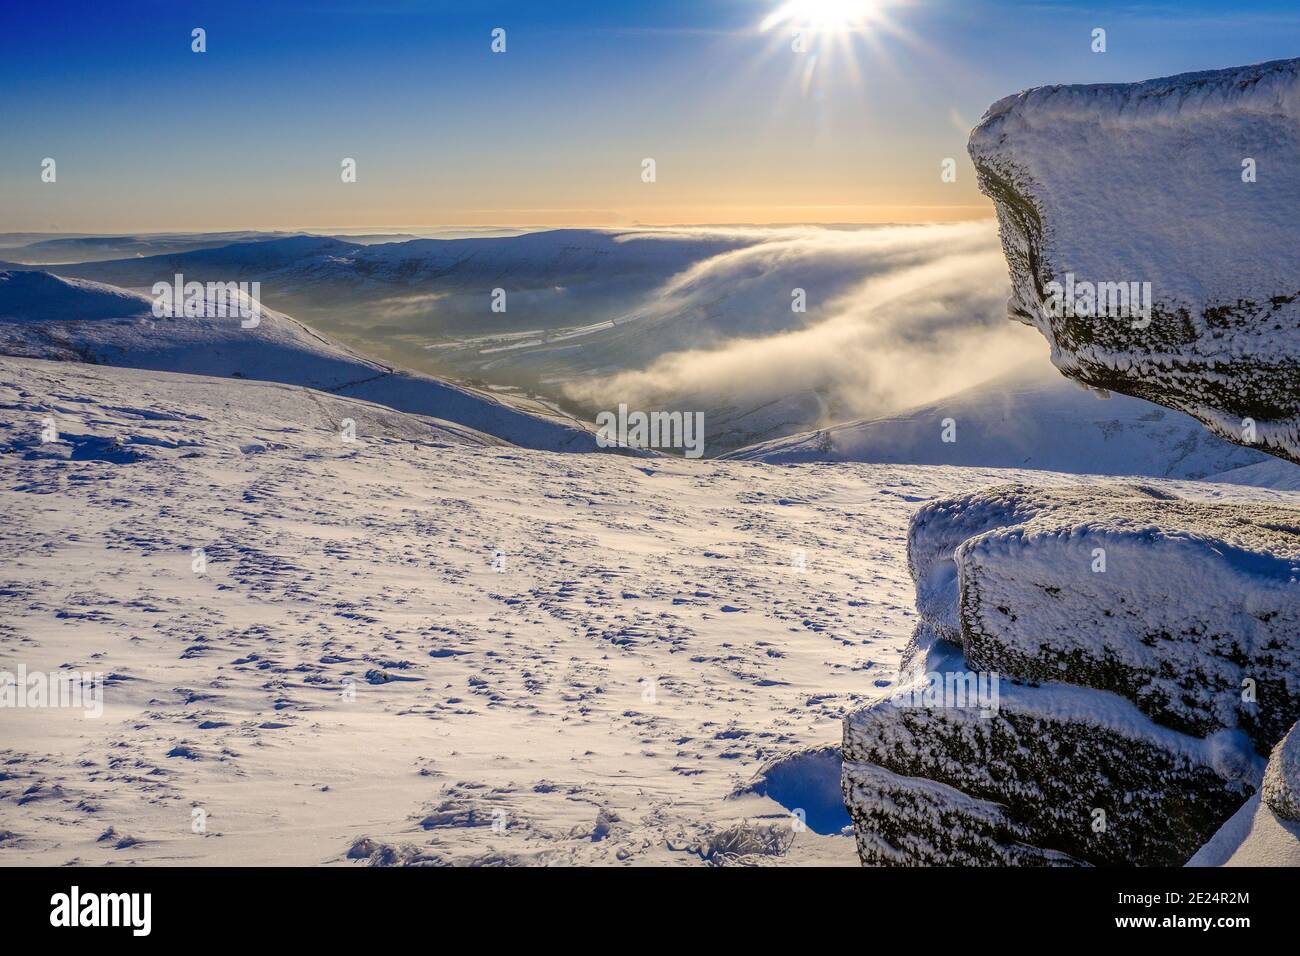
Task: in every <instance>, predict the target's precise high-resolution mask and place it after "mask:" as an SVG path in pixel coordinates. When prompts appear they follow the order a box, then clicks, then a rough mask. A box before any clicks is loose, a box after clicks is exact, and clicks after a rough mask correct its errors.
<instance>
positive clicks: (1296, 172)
mask: <svg viewBox="0 0 1300 956" xmlns="http://www.w3.org/2000/svg"><path fill="white" fill-rule="evenodd" d="M969 149H970V155H971V158H972V159H973V160H974V163H975V168H976V170H977V173H978V176H979V181H980V187H981V189H982V190H983V191H984V192H985V193H986V194H987V195H988V196H989V197H990V198H992V199H993V202H994V204H995V205H996V207H997V214H998V219H999V222H1000V225H1001V235H1002V244H1003V248H1004V250H1005V252H1006V257H1007V262H1008V264H1009V266H1010V269H1011V279H1012V287H1013V292H1012V297H1011V300H1010V302H1009V303H1008V309H1009V311H1010V313H1011V314H1012V316H1013V317H1014V318H1017V319H1019V320H1020V321H1023V322H1026V323H1028V324H1031V325H1033V326H1035V327H1037V328H1038V329H1039V330H1040V331H1041V332H1042V333H1043V335H1044V336H1046V338H1047V340H1048V342H1049V343H1050V344H1051V348H1052V360H1053V362H1054V363H1055V364H1056V366H1057V367H1058V368H1059V369H1061V371H1063V372H1064V373H1065V374H1066V375H1068V376H1070V377H1072V378H1075V379H1078V380H1079V381H1081V382H1083V383H1085V384H1087V385H1091V386H1094V387H1097V388H1102V389H1109V390H1113V391H1116V392H1121V393H1123V394H1126V395H1133V396H1136V397H1138V398H1144V399H1147V400H1148V401H1152V402H1156V403H1158V404H1161V405H1166V406H1168V407H1170V408H1175V409H1178V410H1180V411H1184V412H1187V413H1189V414H1191V415H1193V416H1194V417H1196V418H1198V419H1199V420H1200V421H1202V422H1204V423H1205V424H1206V425H1207V426H1208V427H1209V428H1210V429H1211V430H1213V431H1214V432H1215V433H1217V434H1219V435H1221V436H1223V437H1225V438H1228V439H1230V440H1232V441H1235V442H1238V443H1241V444H1251V445H1255V446H1257V447H1259V448H1260V449H1262V450H1264V451H1267V452H1270V453H1272V454H1275V455H1279V456H1281V457H1285V458H1288V459H1290V460H1291V461H1300V417H1298V415H1297V411H1298V410H1300V256H1297V253H1296V238H1297V236H1296V209H1297V208H1298V207H1300V60H1282V61H1277V62H1272V63H1263V64H1259V65H1257V66H1248V67H1240V68H1236V69H1229V70H1219V71H1215V72H1207V73H1189V74H1185V75H1181V76H1174V77H1168V78H1165V79H1157V80H1149V81H1147V82H1144V83H1133V84H1122V85H1121V84H1113V85H1093V86H1052V87H1041V88H1038V89H1032V90H1028V91H1026V92H1023V93H1019V94H1017V95H1015V96H1009V97H1006V98H1005V99H1003V100H1000V101H998V102H997V103H995V104H994V105H993V106H992V107H990V109H989V110H988V112H987V113H986V114H985V115H984V118H983V120H982V121H981V122H980V125H979V126H978V127H977V128H976V129H975V131H974V132H973V133H972V134H971V138H970V146H969ZM1052 283H1057V286H1056V287H1052V285H1051V284H1052ZM1143 283H1149V288H1148V289H1147V291H1148V292H1149V301H1148V302H1147V305H1148V306H1149V308H1148V309H1145V310H1142V311H1143V313H1144V314H1133V310H1131V309H1130V310H1129V312H1128V314H1120V313H1123V312H1124V311H1125V310H1123V309H1122V308H1120V305H1121V303H1120V302H1119V299H1120V297H1121V295H1122V294H1127V292H1128V291H1134V290H1135V291H1137V292H1138V293H1139V297H1141V293H1142V291H1143ZM1135 284H1136V285H1135ZM1066 287H1068V288H1069V289H1070V290H1071V291H1072V292H1073V293H1074V294H1073V295H1071V296H1068V297H1067V296H1065V295H1064V294H1063V293H1062V291H1061V290H1063V289H1065V288H1066ZM1089 292H1090V293H1091V294H1092V297H1093V300H1094V301H1093V303H1092V307H1091V309H1089V303H1088V298H1089ZM1067 298H1068V299H1069V301H1070V302H1071V303H1072V304H1074V305H1078V306H1080V308H1078V309H1076V308H1070V309H1068V310H1067V309H1066V308H1064V306H1065V302H1066V299H1067ZM1102 302H1104V303H1105V304H1106V306H1109V307H1108V308H1106V307H1103V306H1102V305H1101V303H1102ZM1130 305H1132V303H1130ZM1067 311H1068V312H1069V313H1071V314H1066V313H1067ZM1102 313H1104V314H1102Z"/></svg>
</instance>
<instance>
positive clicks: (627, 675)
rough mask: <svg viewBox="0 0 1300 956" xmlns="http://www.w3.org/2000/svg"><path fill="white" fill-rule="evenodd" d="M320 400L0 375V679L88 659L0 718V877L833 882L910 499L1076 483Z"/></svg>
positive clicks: (125, 374) (189, 381) (223, 384)
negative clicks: (536, 874) (847, 751)
mask: <svg viewBox="0 0 1300 956" xmlns="http://www.w3.org/2000/svg"><path fill="white" fill-rule="evenodd" d="M268 389H273V390H275V391H276V393H277V397H276V399H275V401H268V400H267V390H268ZM322 398H323V400H324V401H325V402H326V405H325V406H324V407H322V406H321V405H320V404H319V402H320V401H321V400H322ZM335 401H340V402H347V401H350V400H348V399H341V398H337V397H334V396H321V395H320V394H319V393H311V392H307V391H305V390H301V389H295V388H289V387H286V386H273V385H266V384H262V383H251V382H241V381H232V380H220V379H206V378H203V379H201V378H196V377H192V376H179V375H170V374H167V373H161V372H139V371H135V370H129V369H119V368H107V367H97V366H88V365H75V364H69V363H50V362H43V361H38V360H32V359H14V358H3V359H0V407H2V408H3V411H4V414H3V415H2V416H0V500H2V504H0V511H2V512H3V514H4V515H5V518H6V520H5V521H4V523H3V527H2V530H0V561H2V562H3V566H4V568H5V573H4V585H3V591H0V605H2V606H3V612H4V613H3V615H2V616H0V669H3V670H10V671H12V670H14V669H15V668H16V667H17V666H18V665H19V664H23V665H25V666H26V667H27V669H28V670H29V671H31V670H43V671H49V670H54V669H57V668H65V667H68V668H78V669H81V670H88V671H102V672H103V673H105V674H107V675H110V677H109V681H108V685H107V690H106V706H105V711H104V714H103V716H102V717H100V718H98V719H94V718H88V717H86V716H84V715H83V714H82V712H81V711H78V710H50V709H42V710H24V709H16V710H7V711H5V713H4V716H3V721H4V733H3V735H2V742H0V824H3V825H2V826H0V831H6V832H7V834H8V835H5V836H3V837H2V838H0V862H40V863H65V862H69V861H73V860H78V861H81V862H85V863H127V862H180V863H199V862H204V863H304V864H305V863H328V862H341V861H344V860H345V859H346V854H347V852H348V850H349V849H350V848H351V847H352V846H353V844H354V843H355V842H356V841H357V840H358V839H360V838H362V837H368V838H369V839H370V840H371V841H374V845H375V846H380V845H386V846H390V847H394V848H398V852H397V855H398V856H399V857H400V856H401V849H400V848H402V847H404V846H409V847H412V848H415V849H409V850H407V851H405V853H406V857H407V858H411V857H420V858H424V859H427V860H429V861H445V862H474V861H477V862H552V863H553V862H592V863H614V862H627V863H629V864H638V863H679V864H701V863H703V862H704V861H705V859H706V858H707V859H709V860H711V861H712V862H720V861H723V860H726V859H729V858H732V857H734V856H736V855H740V856H742V857H743V858H744V860H745V861H746V862H763V863H780V864H799V863H811V862H831V863H843V864H846V865H851V864H855V863H856V856H855V853H854V848H853V841H852V839H851V838H850V837H848V836H844V835H838V834H837V833H836V831H837V830H838V828H839V827H840V826H841V825H843V823H845V822H847V820H846V819H845V818H841V817H839V816H837V814H836V812H835V810H836V805H835V800H834V797H833V796H830V797H828V794H830V795H834V794H837V789H836V788H837V786H838V776H839V767H838V759H837V758H836V757H835V755H834V753H828V752H827V751H825V750H815V749H813V750H810V748H818V747H823V746H825V745H834V744H837V743H838V742H839V739H840V734H841V725H842V720H843V717H844V715H845V714H846V712H848V711H850V710H853V709H855V708H857V707H858V706H860V705H861V704H862V703H863V702H864V701H866V700H869V699H871V698H873V697H875V696H878V695H880V694H883V693H884V692H885V690H886V689H888V687H889V686H890V685H891V682H892V681H893V678H894V676H895V674H894V672H895V670H896V668H897V666H898V658H899V652H900V648H901V647H902V645H903V643H904V641H905V639H906V638H907V636H908V634H909V633H910V631H911V629H912V627H913V624H914V623H915V617H916V612H915V609H914V604H913V590H912V582H911V579H910V577H909V575H908V571H907V562H906V555H905V538H906V533H907V523H908V519H909V517H910V515H911V514H912V513H913V511H914V510H915V509H916V508H917V507H919V505H920V504H921V503H923V502H925V501H927V500H930V499H932V498H935V497H937V496H941V495H949V494H952V493H955V492H961V491H964V490H973V489H976V488H980V487H985V486H988V485H993V484H1002V483H1004V482H1006V481H1008V480H1024V481H1030V482H1075V481H1077V480H1078V479H1076V478H1074V477H1072V476H1064V475H1055V474H1051V473H1044V472H1025V471H1015V470H998V469H972V468H955V467H924V466H904V465H864V464H854V463H842V464H836V465H816V464H813V465H798V466H787V467H776V466H772V465H766V464H757V463H745V462H716V461H695V462H690V461H682V460H677V459H653V460H646V459H632V458H626V457H621V456H611V455H561V454H552V453H547V452H538V451H526V450H521V449H517V448H504V447H500V446H494V445H490V444H486V443H485V439H483V437H482V436H479V435H476V434H475V433H472V432H469V431H466V430H463V429H455V428H450V427H448V426H446V425H445V423H437V422H431V421H430V420H428V419H421V418H419V417H417V416H410V415H403V414H400V413H395V412H392V411H390V410H387V409H381V408H377V407H375V406H365V405H363V404H362V403H356V402H353V403H352V405H351V408H352V410H354V411H355V412H356V414H353V415H350V416H349V417H352V418H353V419H354V420H356V421H357V423H358V427H357V436H356V438H357V440H356V442H354V443H349V442H344V441H342V440H341V437H340V434H339V432H338V431H337V420H338V409H335V408H333V407H331V406H330V405H329V404H328V403H329V402H335ZM47 417H48V418H52V419H53V420H54V423H55V424H56V426H57V429H58V432H59V434H60V438H59V440H58V441H56V442H44V443H42V442H41V441H40V431H41V429H42V427H43V425H45V424H46V419H47ZM1161 484H1162V486H1163V487H1167V488H1172V489H1177V490H1180V493H1183V494H1189V495H1195V496H1198V497H1204V498H1210V499H1222V500H1246V499H1250V498H1254V499H1257V500H1280V501H1293V502H1294V501H1295V500H1296V499H1297V498H1300V496H1298V495H1296V494H1294V493H1287V492H1272V491H1262V490H1258V489H1252V488H1245V487H1233V486H1227V485H1208V484H1203V485H1198V484H1196V483H1191V482H1162V483H1161ZM195 548H202V549H204V557H205V560H206V569H205V573H202V574H199V573H196V572H195V571H194V570H193V567H194V565H193V562H194V553H193V549H195ZM349 688H351V690H353V691H355V696H354V699H349V698H350V696H351V695H350V693H349ZM790 754H793V755H794V756H793V757H792V758H790V759H786V760H782V759H781V758H782V757H784V756H785V755H790ZM765 766H766V774H765V775H764V776H762V777H760V778H759V779H758V780H757V782H755V775H756V774H757V773H758V772H759V771H760V769H762V768H764V767H765ZM196 807H197V808H201V809H202V811H203V813H204V814H206V818H205V819H206V832H204V833H201V834H200V833H195V832H193V823H194V820H195V815H194V808H196ZM799 809H801V810H803V811H804V817H805V818H806V819H807V822H808V829H802V830H801V829H799V828H798V827H795V826H793V823H794V821H795V820H796V817H795V816H794V815H793V812H792V811H794V810H799ZM494 822H495V823H497V824H498V825H497V826H496V827H495V828H494V827H493V825H492V824H493V823H494ZM769 828H772V829H769ZM363 848H364V849H366V850H370V849H373V846H371V845H364V844H363ZM381 855H382V853H381Z"/></svg>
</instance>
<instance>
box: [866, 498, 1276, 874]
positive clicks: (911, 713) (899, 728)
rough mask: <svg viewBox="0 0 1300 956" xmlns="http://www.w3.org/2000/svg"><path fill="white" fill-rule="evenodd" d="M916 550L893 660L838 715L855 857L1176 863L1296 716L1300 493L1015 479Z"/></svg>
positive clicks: (917, 534)
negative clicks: (874, 691)
mask: <svg viewBox="0 0 1300 956" xmlns="http://www.w3.org/2000/svg"><path fill="white" fill-rule="evenodd" d="M908 556H909V564H910V568H911V572H912V577H913V580H914V581H915V582H916V587H917V605H918V609H919V610H920V613H921V617H922V622H921V624H920V626H919V627H918V629H917V633H916V635H915V636H914V638H913V641H912V645H911V647H910V649H909V654H908V656H907V658H906V659H905V665H904V673H905V676H904V678H903V679H902V680H900V682H899V685H898V687H897V688H896V690H895V691H894V692H893V693H892V694H891V695H890V696H889V697H888V698H886V699H884V700H881V701H878V702H876V703H874V704H872V705H870V706H868V707H866V708H864V709H863V710H861V711H858V712H857V713H855V714H853V715H852V716H851V717H850V718H849V719H848V720H847V721H846V723H845V729H844V743H843V753H844V771H843V781H842V782H843V788H844V796H845V803H846V806H847V807H848V809H849V813H850V816H851V817H852V819H853V821H854V829H855V833H856V836H857V841H858V849H859V855H860V856H861V858H862V860H863V862H864V863H867V864H873V865H881V864H884V865H927V864H928V865H1007V864H1035V865H1073V864H1094V865H1141V864H1160V865H1173V864H1180V863H1183V862H1185V861H1186V860H1187V859H1188V858H1189V857H1191V856H1192V855H1193V854H1194V853H1195V852H1196V850H1197V848H1198V847H1200V846H1201V845H1202V844H1204V843H1205V841H1206V840H1207V839H1208V838H1209V837H1210V836H1211V835H1212V834H1214V833H1215V831H1216V830H1218V829H1219V827H1220V826H1221V825H1222V824H1223V823H1224V821H1225V820H1227V819H1228V818H1229V817H1231V816H1232V815H1233V813H1234V812H1236V811H1237V810H1238V808H1240V807H1241V805H1242V803H1243V801H1245V800H1246V799H1247V798H1248V797H1250V796H1251V795H1252V794H1253V793H1254V792H1255V791H1256V790H1257V789H1258V788H1259V786H1260V782H1261V779H1262V777H1263V771H1264V764H1265V755H1267V754H1268V752H1269V750H1270V748H1271V747H1272V745H1273V743H1274V742H1275V741H1277V740H1278V739H1279V738H1280V737H1281V736H1282V735H1283V734H1284V733H1285V732H1286V729H1287V728H1288V727H1290V726H1291V725H1292V724H1293V723H1294V722H1295V720H1296V719H1297V717H1300V585H1298V583H1297V582H1300V509H1290V508H1282V507H1276V506H1262V505H1261V506H1251V507H1249V508H1247V507H1242V506H1230V505H1213V504H1200V503H1196V502H1190V501H1185V500H1183V499H1180V498H1175V497H1172V496H1170V495H1169V494H1167V493H1162V492H1160V491H1156V490H1153V489H1150V488H1144V487H1141V486H1131V485H1119V484H1099V485H1097V486H1093V487H1085V488H1068V489H1043V488H1031V487H1027V486H1021V485H1012V486H1006V487H1000V488H993V489H990V490H987V491H984V492H980V493H977V494H973V495H965V496H961V497H957V498H952V499H946V500H942V501H937V502H932V503H930V504H928V505H926V506H925V507H924V508H922V509H921V510H920V511H919V512H918V513H917V515H916V516H915V518H914V519H913V522H912V526H911V531H910V534H909V540H908Z"/></svg>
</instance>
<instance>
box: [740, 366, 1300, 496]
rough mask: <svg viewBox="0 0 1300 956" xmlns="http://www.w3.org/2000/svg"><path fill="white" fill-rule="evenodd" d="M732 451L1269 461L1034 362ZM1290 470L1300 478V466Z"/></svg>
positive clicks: (965, 459) (1107, 467)
mask: <svg viewBox="0 0 1300 956" xmlns="http://www.w3.org/2000/svg"><path fill="white" fill-rule="evenodd" d="M948 420H951V422H952V424H953V431H952V432H951V435H952V436H953V437H955V439H956V440H955V441H951V442H946V441H944V440H943V435H944V431H945V423H946V422H947V421H948ZM727 457H729V458H736V459H740V460H744V461H765V462H769V463H776V464H783V463H792V462H816V461H869V462H882V463H910V464H917V465H970V466H978V467H984V468H1041V469H1044V470H1047V471H1066V472H1076V473H1080V474H1097V475H1148V476H1153V477H1163V478H1204V477H1206V476H1209V475H1215V474H1217V473H1219V472H1225V471H1229V470H1230V469H1236V468H1241V467H1243V466H1249V465H1254V464H1255V463H1257V462H1262V461H1265V460H1270V461H1271V460H1272V459H1267V456H1265V455H1264V454H1263V453H1261V452H1258V451H1254V450H1252V449H1249V448H1242V447H1240V446H1238V445H1233V444H1230V443H1228V442H1226V441H1224V440H1223V439H1221V438H1216V437H1215V436H1213V435H1211V434H1210V433H1209V432H1208V431H1206V430H1205V428H1204V427H1203V426H1202V425H1201V424H1200V423H1199V422H1197V421H1196V420H1195V419H1193V418H1191V417H1190V416H1188V415H1184V414H1182V413H1180V412H1175V411H1172V410H1169V409H1165V408H1161V407H1159V406H1158V405H1152V404H1150V403H1149V402H1144V401H1142V400H1140V399H1136V398H1129V397H1127V396H1124V395H1111V396H1110V397H1109V398H1107V399H1105V400H1099V399H1098V395H1097V393H1096V392H1090V391H1088V390H1086V389H1083V388H1080V387H1079V386H1078V385H1076V384H1074V383H1073V382H1071V381H1070V380H1069V379H1066V378H1064V377H1062V376H1061V375H1060V374H1059V373H1058V372H1056V371H1055V370H1054V369H1051V368H1046V369H1043V368H1041V367H1038V366H1026V367H1024V368H1021V369H1017V370H1016V371H1014V372H1012V373H1010V374H1008V375H1005V376H1002V377H1000V378H997V379H995V380H993V381H991V382H988V383H986V384H983V385H977V386H975V387H974V388H970V389H967V390H965V391H962V392H958V393H957V394H956V395H953V396H952V397H950V398H946V399H943V400H941V401H938V402H932V403H930V404H927V405H923V406H921V407H919V408H915V409H912V410H909V411H907V412H905V413H903V414H900V415H894V416H891V417H889V418H880V419H874V420H870V421H861V422H847V423H845V424H842V425H833V426H831V427H829V428H824V429H820V430H818V431H814V432H805V433H803V434H798V435H792V436H790V437H789V438H782V439H778V440H776V441H770V442H764V443H763V444H760V445H753V446H750V447H748V448H742V449H741V450H739V451H737V452H734V453H732V454H731V455H728V456H727ZM1278 464H1279V465H1284V466H1285V465H1286V463H1284V462H1279V463H1278ZM1288 467H1290V468H1292V469H1294V470H1295V472H1296V474H1297V476H1300V468H1297V467H1296V466H1288ZM1248 477H1249V475H1248V474H1246V473H1242V475H1241V478H1242V482H1241V483H1243V484H1255V483H1257V482H1252V481H1249V480H1246V479H1247V478H1248ZM1259 477H1261V478H1262V477H1266V476H1259ZM1225 480H1230V479H1225ZM1270 483H1271V482H1270Z"/></svg>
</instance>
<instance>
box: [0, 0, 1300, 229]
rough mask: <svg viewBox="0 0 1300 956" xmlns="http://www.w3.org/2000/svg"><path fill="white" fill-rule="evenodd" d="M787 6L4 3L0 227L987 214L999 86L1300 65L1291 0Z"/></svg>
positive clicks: (170, 0) (410, 1)
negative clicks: (985, 142) (806, 24)
mask: <svg viewBox="0 0 1300 956" xmlns="http://www.w3.org/2000/svg"><path fill="white" fill-rule="evenodd" d="M805 2H808V0H805ZM813 2H816V0H813ZM821 2H825V0H821ZM780 6H781V0H659V2H656V0H645V2H637V3H623V2H619V0H604V2H600V0H590V2H573V0H547V2H538V0H528V2H492V0H485V2H475V0H462V2H454V3H451V2H435V0H428V2H417V0H372V2H366V0H353V2H346V0H345V2H332V0H322V2H302V3H296V2H295V3H287V2H286V3H280V2H276V0H263V2H256V3H253V2H243V0H223V2H220V3H185V2H178V0H158V2H133V0H122V2H112V3H106V2H98V3H60V2H49V3H43V4H17V3H11V4H6V9H5V13H4V24H3V29H2V30H0V231H5V232H13V231H57V232H144V231H157V230H216V229H334V228H354V229H359V228H367V227H385V228H393V227H398V228H400V227H412V228H413V227H424V228H434V227H443V226H454V225H471V226H472V225H496V226H533V225H538V226H542V225H578V226H593V225H594V226H603V225H625V224H632V223H739V222H746V223H768V222H881V221H917V222H919V221H933V220H945V219H954V218H969V217H975V216H984V215H989V214H990V212H991V207H989V206H988V204H987V203H986V202H985V201H984V200H983V198H982V197H981V196H980V195H979V193H978V191H977V190H976V188H975V183H974V173H973V170H972V169H971V167H970V164H969V161H968V160H967V159H966V151H965V145H966V136H967V133H968V132H969V129H970V127H971V126H972V125H973V124H974V123H975V122H976V121H977V120H978V119H979V116H980V114H981V113H982V112H983V111H984V109H985V108H986V107H987V106H988V105H989V104H990V103H992V102H993V101H994V100H996V99H998V98H1000V97H1001V96H1004V95H1006V94H1007V93H1011V92H1014V91H1016V90H1019V89H1023V88H1025V87H1028V86H1036V85H1042V84H1046V83H1067V82H1068V83H1092V82H1109V81H1131V80H1138V79H1145V78H1148V77H1152V76H1161V75H1167V74H1171V73H1179V72H1185V71H1188V70H1199V69H1213V68H1218V67H1226V66H1235V65H1240V64H1244V63H1251V62H1259V61H1263V60H1270V59H1279V58H1284V57H1288V56H1296V55H1300V7H1298V6H1297V4H1296V2H1295V0H1277V2H1274V0H1258V2H1237V3H1234V2H1228V0H1222V2H1218V3H1208V2H1202V0H1168V2H1166V0H1146V2H1134V3H1105V2H1093V3H1073V2H1047V0H1040V2H1013V0H911V2H904V0H897V2H894V0H877V2H875V3H866V4H865V6H866V7H867V8H869V12H868V15H867V17H866V20H865V22H859V23H858V25H857V26H856V27H855V28H854V29H852V30H840V29H836V30H829V31H823V32H820V33H808V32H807V31H805V35H806V36H807V52H804V53H796V52H795V51H794V50H792V49H791V44H792V34H793V33H794V31H795V30H796V29H797V25H796V24H792V23H790V22H785V23H781V24H778V25H776V26H774V27H771V28H770V29H768V30H761V29H760V28H759V27H760V24H761V23H762V22H763V21H764V19H765V18H767V17H768V16H769V15H770V14H771V13H772V12H773V11H774V10H775V9H776V8H778V7H780ZM194 27H203V28H205V29H206V31H207V44H208V52H206V53H203V54H196V53H193V52H191V50H190V44H191V39H190V31H191V30H192V29H193V28H194ZM496 27H501V28H504V29H505V30H506V42H507V52H506V53H504V54H494V53H493V52H492V51H491V49H490V42H491V31H492V29H493V28H496ZM1095 27H1102V28H1104V29H1105V30H1106V31H1107V52H1106V53H1104V54H1096V53H1093V52H1092V51H1091V49H1090V43H1091V36H1090V35H1091V31H1092V30H1093V28H1095ZM45 157H52V158H54V159H55V160H56V162H57V164H58V165H57V175H58V179H57V182H56V183H53V184H50V183H43V182H41V178H40V172H41V162H42V160H43V159H44V158H45ZM344 157H351V158H354V159H355V160H356V161H357V169H358V181H357V182H356V183H353V184H344V183H343V182H341V178H340V162H341V161H342V159H343V158H344ZM646 157H652V158H653V159H654V160H655V161H656V164H657V181H656V182H655V183H653V184H647V183H644V182H642V178H641V162H642V160H643V159H644V158H646ZM945 157H952V158H954V159H956V160H957V163H958V166H957V182H956V183H947V184H946V183H943V182H942V181H941V178H940V165H941V163H942V161H943V159H944V158H945Z"/></svg>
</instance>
